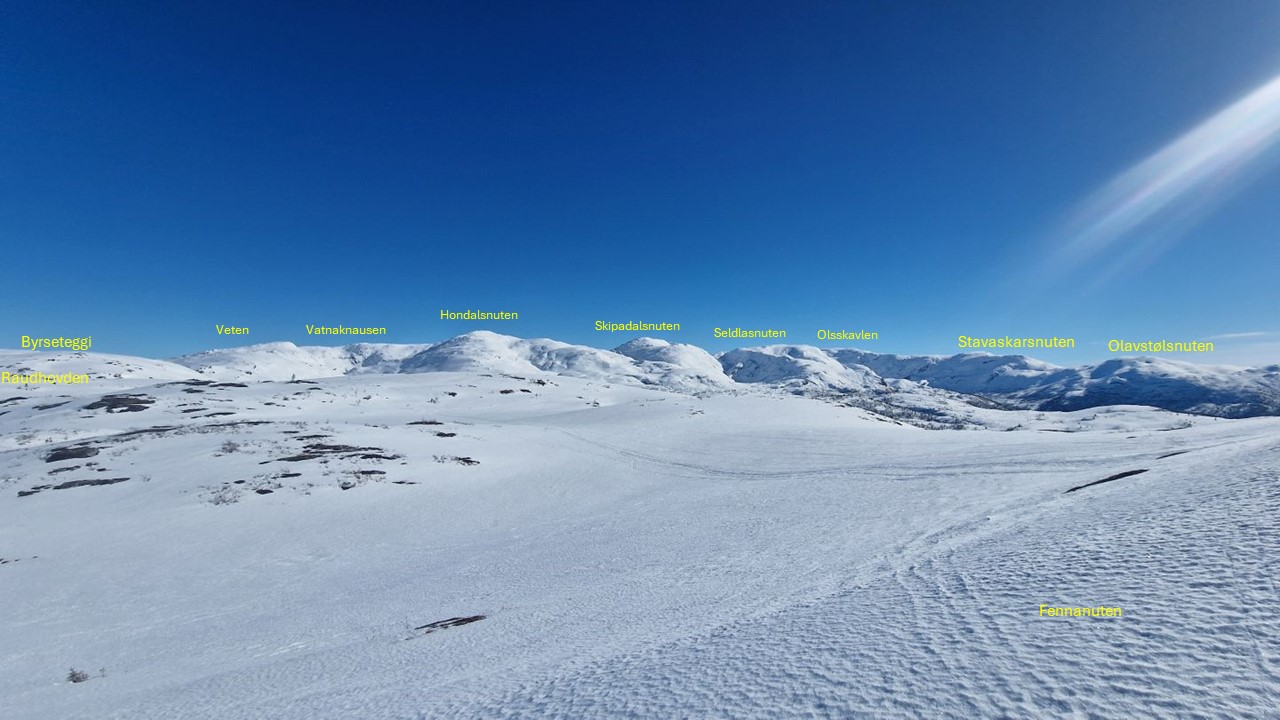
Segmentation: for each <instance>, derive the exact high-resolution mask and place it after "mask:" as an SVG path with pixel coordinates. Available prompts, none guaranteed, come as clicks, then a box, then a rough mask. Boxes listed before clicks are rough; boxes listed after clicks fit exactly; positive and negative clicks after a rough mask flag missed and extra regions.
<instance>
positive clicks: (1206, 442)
mask: <svg viewBox="0 0 1280 720" xmlns="http://www.w3.org/2000/svg"><path fill="white" fill-rule="evenodd" d="M464 338H466V336H464ZM495 338H499V339H495ZM500 338H501V336H493V337H480V338H479V339H475V338H472V339H464V340H462V341H461V342H459V343H455V344H454V345H453V346H445V347H441V346H430V347H427V348H425V349H420V350H418V351H415V352H412V353H410V354H407V355H405V354H396V353H395V352H391V353H384V354H379V349H378V348H376V347H375V348H373V349H371V350H369V351H368V352H367V354H363V355H360V356H359V357H357V358H356V359H354V360H353V359H351V354H350V353H348V355H347V356H343V355H341V354H340V353H338V354H330V355H328V356H326V357H327V359H325V360H324V363H327V364H325V365H323V368H322V369H323V370H325V372H326V374H339V375H342V376H339V377H328V378H323V379H315V380H309V379H308V380H301V378H302V377H303V376H302V375H301V374H299V373H298V371H297V367H298V364H297V363H296V362H293V361H292V360H289V359H288V356H289V355H290V353H291V352H292V351H289V350H288V349H287V348H283V349H282V352H281V353H277V355H278V357H279V358H284V359H283V360H281V361H280V362H278V363H276V364H275V365H272V363H269V362H266V361H262V360H261V359H260V358H258V359H253V360H252V361H250V362H249V363H248V364H242V365H240V366H238V369H235V368H232V369H228V365H234V363H233V362H230V361H228V359H227V358H223V362H226V363H227V364H226V365H218V364H216V363H212V362H211V361H210V362H209V363H205V368H204V370H205V373H204V374H198V373H196V372H195V371H192V370H188V369H186V368H185V367H183V365H179V364H172V363H157V364H156V365H154V366H151V365H147V364H146V363H144V362H141V361H132V360H131V359H120V358H106V359H104V358H103V356H96V355H91V354H90V355H84V354H75V355H68V356H65V357H64V358H63V359H62V360H60V361H57V362H50V363H49V364H50V365H51V366H60V365H61V364H65V363H71V362H77V363H80V365H81V366H82V367H87V366H94V363H106V362H108V361H111V362H114V363H121V364H117V365H111V366H110V368H109V369H110V371H111V372H106V370H104V369H103V368H101V367H97V366H94V367H97V369H96V370H94V372H95V373H96V374H97V375H100V376H102V380H101V382H102V383H108V382H110V383H114V384H110V385H107V384H90V385H88V386H69V387H66V388H47V387H43V388H35V389H30V390H21V391H17V390H15V391H12V394H11V395H10V394H6V395H5V396H4V397H0V413H3V414H0V431H2V432H0V608H3V614H0V717H4V718H20V719H24V718H166V719H167V718H178V717H200V718H261V717H272V718H350V717H361V718H374V717H378V718H381V717H391V718H417V717H601V716H607V717H616V716H635V717H782V716H808V717H849V716H855V717H862V716H871V717H956V718H971V717H1042V716H1051V717H1063V716H1066V717H1072V716H1078V717H1115V718H1132V717H1171V716H1205V717H1276V716H1280V702H1278V701H1277V698H1280V622H1278V621H1277V619H1276V618H1277V612H1278V611H1280V595H1278V594H1277V591H1276V586H1275V584H1274V583H1275V580H1274V578H1275V577H1276V576H1277V575H1280V573H1278V572H1277V569H1278V568H1277V564H1276V562H1277V561H1276V556H1277V549H1278V547H1280V535H1278V533H1280V418H1275V417H1260V418H1253V419H1244V420H1226V419H1220V418H1214V417H1203V416H1193V415H1184V414H1177V413H1172V412H1167V411H1163V410H1156V409H1152V408H1144V407H1133V406H1115V407H1099V408H1093V409H1090V410H1082V411H1075V412H1038V411H1032V410H999V409H993V408H991V407H986V406H979V405H981V403H977V404H976V405H975V404H964V403H962V402H960V401H959V400H958V399H957V398H958V396H954V395H952V394H947V393H941V392H933V390H932V389H931V388H928V387H927V386H923V385H920V384H918V383H915V382H914V381H911V380H900V379H889V378H886V379H884V380H883V381H882V382H880V383H879V384H877V383H876V382H875V381H874V378H871V379H869V380H868V378H867V376H865V375H864V374H861V373H859V372H856V371H855V372H853V373H850V372H846V371H841V370H839V369H838V368H836V367H834V366H831V365H829V364H828V363H827V361H826V360H823V359H822V358H819V357H816V356H814V355H812V354H809V353H807V351H805V352H797V353H790V354H789V353H787V352H785V351H775V352H766V353H763V354H764V355H769V356H771V357H773V358H775V359H774V360H769V359H767V358H764V359H761V358H755V361H756V363H757V364H756V365H755V366H754V367H755V368H756V369H757V370H759V371H761V372H762V370H760V369H761V368H764V367H766V365H767V364H769V363H780V364H783V365H787V366H788V367H792V366H793V365H794V363H790V362H789V361H787V360H786V358H787V357H790V358H791V359H792V360H796V361H798V362H799V363H801V364H805V365H807V366H810V367H812V368H816V369H817V370H818V371H820V372H821V373H825V375H822V377H828V378H831V379H834V380H838V381H840V382H849V381H851V380H857V381H858V382H859V385H858V387H855V388H851V389H852V390H855V391H856V392H854V393H852V394H850V395H849V396H847V397H845V396H840V395H834V396H833V395H829V394H824V393H822V392H809V393H801V394H795V391H796V390H797V387H796V384H795V383H793V382H792V381H793V380H795V379H796V378H794V377H791V378H785V379H783V380H782V381H781V382H780V383H777V384H770V383H767V382H766V383H757V382H740V381H738V380H736V379H730V380H727V381H726V380H722V379H720V378H718V377H717V378H713V379H710V378H711V372H712V370H714V366H711V365H708V362H707V359H706V358H704V357H703V356H702V355H699V354H698V351H696V348H690V346H670V347H667V346H664V345H663V344H660V343H653V342H643V343H637V344H633V345H631V346H630V347H627V346H624V347H623V348H619V352H617V353H608V354H605V355H594V354H590V353H583V352H581V351H579V350H577V349H576V347H575V346H564V345H563V344H557V343H554V342H552V341H521V342H523V343H526V344H524V345H520V344H515V343H512V342H509V341H508V340H503V339H500ZM442 345H444V344H442ZM459 346H461V348H460V347H459ZM477 348H479V350H477ZM433 349H434V350H435V352H434V353H433V354H427V355H423V353H429V352H430V351H431V350H433ZM598 352H601V353H603V352H604V351H598ZM233 354H234V353H233ZM13 355H16V354H13V353H10V354H7V356H6V357H7V358H8V359H6V360H5V361H6V362H17V360H14V359H13V358H12V357H9V356H13ZM239 355H240V357H237V358H232V359H234V360H235V361H236V362H242V361H244V357H243V355H244V353H239ZM319 355H321V356H323V354H319ZM615 356H616V357H622V358H624V359H626V360H627V362H624V361H620V360H617V359H616V358H615ZM48 357H56V356H53V355H49V356H48ZM308 357H310V358H314V357H317V354H316V353H309V352H308ZM343 357H346V358H347V359H345V360H343ZM530 357H537V358H540V360H539V361H538V362H540V363H542V364H541V365H537V364H535V365H533V366H530V365H529V364H528V363H527V360H528V358H530ZM708 357H709V356H708ZM370 358H374V359H373V360H372V361H371V362H370V364H369V365H366V361H368V360H369V359H370ZM415 358H416V359H415ZM459 358H463V359H466V358H471V359H472V360H475V359H476V358H480V359H482V360H483V359H486V358H488V360H487V361H486V362H488V363H489V364H488V365H486V364H485V363H483V362H480V361H479V360H476V361H475V362H471V363H469V364H468V363H464V362H462V360H460V359H459ZM0 359H4V358H0ZM45 359H46V358H41V361H44V360H45ZM206 360H210V358H208V357H206ZM432 360H434V362H435V364H432V363H431V362H429V361H432ZM306 362H312V360H306ZM410 362H413V363H414V367H413V368H412V369H414V370H415V371H414V372H407V371H401V370H409V369H410V368H406V367H404V366H405V364H406V363H410ZM712 362H715V361H714V359H713V360H712ZM385 363H392V364H394V365H395V366H396V367H397V370H396V371H395V372H387V371H386V366H385ZM522 363H523V364H522ZM28 364H30V363H28ZM196 365H198V364H194V363H193V364H192V366H193V367H195V366H196ZM373 365H377V366H379V368H380V369H376V370H372V371H371V370H367V369H366V370H356V372H350V370H352V369H355V368H358V367H364V368H368V367H370V366H373ZM255 367H256V368H260V369H261V370H262V374H263V375H267V374H270V375H271V376H272V378H273V381H270V382H263V381H261V379H260V378H259V379H254V378H248V377H246V376H245V374H244V372H243V371H244V370H246V369H249V370H253V369H255ZM743 367H747V366H746V365H745V364H744V366H743ZM842 367H844V366H842ZM344 368H345V369H344ZM90 369H93V368H92V367H91V368H90ZM332 370H338V371H339V372H338V373H334V372H330V371H332ZM61 371H65V370H61ZM349 372H350V374H345V373H349ZM877 372H878V371H877ZM285 373H288V374H285ZM566 373H567V374H566ZM112 374H118V375H120V376H121V377H112V376H111V375H112ZM295 376H296V377H298V378H300V380H299V381H296V382H287V380H288V378H289V377H295ZM813 376H817V374H814V375H813ZM806 377H809V376H806ZM880 377H882V378H883V377H884V376H883V375H881V376H880ZM664 378H665V380H664ZM863 380H868V381H867V382H862V381H863ZM726 382H728V383H730V384H728V385H726V384H725V383H726ZM104 388H106V392H104ZM827 389H830V388H827ZM675 390H683V391H684V392H676V391H675ZM7 392H8V391H7ZM853 400H857V402H853ZM884 402H895V403H901V404H902V405H903V406H910V407H912V408H915V409H917V410H920V411H921V412H923V411H924V410H928V409H930V408H935V409H939V412H943V411H945V412H947V413H952V414H953V415H955V414H957V413H967V414H966V415H965V418H964V420H965V422H963V423H957V424H952V425H948V427H968V428H971V429H968V430H927V429H923V427H921V425H923V426H929V425H930V424H929V423H921V422H917V423H914V424H913V423H909V422H900V421H899V420H897V419H896V418H895V417H894V414H895V413H889V414H888V415H886V414H885V413H880V412H878V411H877V409H876V407H877V404H878V403H884ZM1135 470H1143V471H1145V472H1142V473H1140V474H1132V475H1128V476H1126V477H1121V478H1118V479H1115V480H1112V481H1109V482H1105V483H1101V484H1096V485H1090V486H1089V487H1083V488H1081V486H1084V485H1089V484H1090V483H1093V482H1095V481H1098V480H1103V479H1105V478H1109V477H1112V476H1115V475H1118V474H1121V473H1125V472H1128V471H1135ZM1073 488H1080V489H1078V490H1074V491H1072V492H1068V491H1069V490H1072V489H1073ZM1041 604H1047V605H1050V606H1054V607H1062V606H1087V607H1094V606H1098V605H1106V606H1109V607H1121V608H1123V616H1122V617H1118V618H1090V617H1072V618H1050V617H1042V616H1040V614H1039V606H1040V605H1041ZM480 616H483V618H482V619H477V618H479V617H480ZM454 619H459V620H454ZM451 620H452V621H453V622H448V621H451ZM461 620H469V622H461ZM71 668H76V669H79V670H84V671H86V672H87V673H88V674H89V675H90V677H89V678H88V679H87V680H85V681H83V682H79V683H71V682H69V681H68V679H67V675H68V671H69V670H70V669H71Z"/></svg>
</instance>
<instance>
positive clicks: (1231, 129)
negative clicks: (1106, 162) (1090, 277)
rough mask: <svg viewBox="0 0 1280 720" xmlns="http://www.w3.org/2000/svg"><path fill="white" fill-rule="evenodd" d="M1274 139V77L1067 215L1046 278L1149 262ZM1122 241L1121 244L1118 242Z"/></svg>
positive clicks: (1278, 104)
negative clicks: (1050, 274)
mask: <svg viewBox="0 0 1280 720" xmlns="http://www.w3.org/2000/svg"><path fill="white" fill-rule="evenodd" d="M1278 140H1280V76H1277V77H1275V78H1273V79H1272V80H1270V81H1268V82H1267V83H1266V84H1264V85H1262V86H1261V87H1259V88H1257V89H1256V90H1254V91H1252V92H1250V93H1249V94H1248V95H1246V96H1245V97H1243V98H1241V99H1240V100H1237V101H1236V102H1234V103H1232V104H1231V105H1229V106H1227V107H1226V108H1225V109H1223V110H1221V111H1219V112H1218V113H1217V114H1215V115H1213V116H1212V117H1210V118H1209V119H1207V120H1205V121H1204V122H1202V123H1200V124H1199V125H1197V126H1196V127H1195V128H1193V129H1192V130H1191V131H1189V132H1187V133H1186V134H1185V135H1183V136H1181V137H1179V138H1178V139H1177V140H1175V141H1173V142H1172V143H1170V144H1169V145H1167V146H1165V147H1164V148H1162V149H1160V150H1159V151H1158V152H1156V153H1155V154H1153V155H1151V156H1150V157H1148V158H1146V159H1145V160H1143V161H1142V162H1139V163H1138V164H1137V165H1134V166H1133V167H1131V168H1129V169H1128V170H1126V171H1125V172H1123V173H1121V174H1120V175H1118V176H1116V177H1115V178H1114V179H1112V180H1111V181H1110V182H1108V183H1107V184H1106V185H1104V186H1103V187H1102V188H1101V189H1100V190H1098V191H1097V192H1096V193H1094V194H1093V195H1092V196H1090V197H1089V198H1087V199H1086V200H1085V201H1084V202H1083V203H1081V204H1080V206H1079V207H1078V208H1077V209H1076V210H1075V211H1074V212H1073V213H1072V214H1071V215H1070V216H1069V219H1068V222H1067V223H1066V225H1065V229H1064V230H1063V231H1062V233H1061V234H1060V235H1058V236H1057V239H1056V242H1055V244H1056V245H1057V249H1056V252H1055V253H1054V256H1053V258H1052V262H1053V266H1054V270H1053V274H1058V273H1061V272H1063V271H1070V270H1073V269H1078V268H1080V267H1081V266H1082V265H1084V264H1086V263H1089V264H1091V265H1096V266H1098V267H1097V269H1098V270H1099V272H1098V274H1097V275H1096V277H1102V276H1105V275H1110V274H1113V273H1114V272H1116V271H1117V270H1119V269H1121V268H1122V267H1127V266H1129V265H1130V264H1132V263H1133V262H1135V261H1140V260H1150V259H1152V258H1154V257H1156V256H1158V255H1159V254H1160V252H1161V251H1163V250H1164V249H1165V248H1166V247H1167V245H1168V243H1169V241H1170V240H1171V239H1172V238H1174V237H1176V236H1177V235H1178V234H1179V233H1180V232H1181V231H1184V230H1186V229H1187V228H1188V227H1189V226H1190V224H1191V223H1192V222H1193V221H1194V220H1195V219H1196V218H1197V217H1199V216H1200V214H1201V213H1203V212H1204V211H1205V210H1207V209H1208V208H1209V207H1210V206H1211V205H1213V204H1214V203H1215V202H1217V201H1220V200H1222V199H1223V198H1224V197H1225V195H1226V194H1227V191H1228V190H1229V189H1230V188H1232V187H1236V186H1238V185H1239V184H1240V183H1239V180H1240V179H1241V176H1242V175H1243V172H1242V171H1244V170H1245V169H1246V168H1248V167H1250V166H1251V165H1252V164H1254V163H1253V161H1255V160H1257V159H1259V158H1261V157H1262V156H1263V154H1264V153H1265V152H1266V151H1267V150H1268V149H1270V148H1271V147H1272V146H1273V145H1275V144H1276V142H1277V141H1278ZM1122 241H1123V242H1122Z"/></svg>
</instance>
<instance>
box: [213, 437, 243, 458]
mask: <svg viewBox="0 0 1280 720" xmlns="http://www.w3.org/2000/svg"><path fill="white" fill-rule="evenodd" d="M239 449H240V443H238V442H233V441H231V440H228V441H226V442H224V443H222V447H220V448H218V452H220V453H222V454H223V455H230V454H231V453H233V452H235V451H237V450H239Z"/></svg>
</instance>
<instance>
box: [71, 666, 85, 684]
mask: <svg viewBox="0 0 1280 720" xmlns="http://www.w3.org/2000/svg"><path fill="white" fill-rule="evenodd" d="M88 679H89V673H87V672H85V671H83V670H77V669H75V668H71V672H69V673H67V680H68V681H69V682H73V683H82V682H84V681H85V680H88Z"/></svg>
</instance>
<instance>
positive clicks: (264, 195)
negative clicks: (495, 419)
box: [0, 0, 1280, 365]
mask: <svg viewBox="0 0 1280 720" xmlns="http://www.w3.org/2000/svg"><path fill="white" fill-rule="evenodd" d="M1277 28H1280V5H1276V4H1275V3H1271V2H1255V1H1252V0H1242V1H1240V2H1235V3H1228V4H1212V3H1207V2H1205V3H1197V2H1185V1H1175V2H1155V1H1154V0H1141V1H1139V2H1131V3H1124V4H1116V3H1103V2H1095V1H1089V2H1072V3H1057V4H1048V3H1013V2H1010V3H982V4H976V3H974V4H944V3H918V4H906V3H888V2H878V1H871V0H868V1H867V2H835V1H829V2H797V3H777V2H734V3H728V2H706V3H684V2H649V3H628V4H621V3H578V2H560V3H557V2H552V3H537V4H533V3H484V2H465V3H464V2H439V3H429V4H418V5H416V6H414V5H410V4H404V3H359V4H357V3H350V4H336V3H332V4H325V5H323V6H317V5H316V4H303V3H289V2H284V3H277V4H258V3H219V4H217V5H216V7H215V6H214V5H207V6H199V5H188V4H174V3H159V2H147V3H134V4H129V6H128V7H125V6H123V5H119V4H112V3H87V4H70V3H64V4H53V3H49V4H37V3H26V2H23V3H13V4H9V5H7V6H6V7H5V8H3V9H0V128H3V132H0V237H3V238H4V247H5V250H6V253H5V255H6V262H4V263H2V264H0V282H2V283H3V285H4V287H5V288H6V297H7V299H8V302H7V303H5V305H6V309H7V312H5V313H3V314H0V347H3V348H16V347H17V345H18V338H19V336H21V335H24V334H25V335H36V336H57V335H93V336H94V338H95V348H94V349H95V350H99V351H102V352H115V353H123V354H136V355H145V356H150V357H168V356H173V355H178V354H183V353H188V352H193V351H197V350H203V349H210V348H217V347H229V346H234V345H241V344H245V343H247V342H269V341H277V340H288V341H293V342H297V343H299V344H338V343H342V342H344V341H349V340H351V339H352V338H345V339H344V338H334V337H308V336H307V335H306V333H305V331H304V329H303V326H304V325H305V324H307V323H312V324H330V325H332V324H339V323H343V324H347V325H361V326H364V325H375V326H385V327H388V328H389V330H390V333H389V334H388V335H387V336H386V337H385V338H378V340H380V341H387V342H432V341H438V340H441V339H444V338H447V337H451V336H453V335H457V334H460V333H462V332H466V331H469V330H473V329H478V328H484V329H490V330H494V331H496V332H503V333H508V334H512V335H518V336H522V337H551V338H555V339H557V340H563V341H566V342H575V343H582V344H587V345H592V346H596V347H605V348H611V347H615V346H617V345H619V344H621V343H622V342H624V341H626V340H628V339H630V338H631V337H634V336H635V335H639V334H653V335H655V336H658V337H663V338H665V339H668V340H672V341H678V342H688V343H693V344H696V345H700V346H702V347H705V348H707V349H709V350H712V351H718V350H724V349H727V348H730V347H735V346H742V345H756V344H762V342H761V341H733V340H716V339H714V338H713V337H712V336H711V328H713V327H717V326H718V327H735V326H738V327H744V328H782V329H786V330H788V331H789V337H788V338H787V340H786V342H788V343H806V344H815V345H820V346H828V347H835V346H857V347H861V348H862V349H866V350H873V351H880V352H890V353H899V354H953V353H956V352H959V351H960V350H959V348H957V346H956V337H957V336H958V335H961V334H965V335H979V336H1004V335H1006V334H1007V335H1013V336H1022V335H1033V336H1044V335H1049V336H1067V337H1074V338H1076V340H1077V343H1078V346H1077V348H1076V349H1075V350H1053V351H1036V352H1032V353H1029V354H1032V355H1035V356H1036V357H1040V358H1042V359H1044V360H1047V361H1050V362H1055V363H1061V364H1070V363H1076V362H1085V361H1096V360H1102V359H1105V358H1107V357H1109V356H1110V354H1109V353H1108V352H1107V351H1106V348H1105V343H1106V341H1107V340H1108V339H1110V338H1124V339H1134V340H1142V339H1149V338H1150V339H1171V340H1184V339H1206V338H1217V339H1216V340H1215V342H1216V343H1217V344H1218V352H1216V353H1213V354H1206V355H1200V356H1196V357H1194V358H1187V357H1184V356H1173V357H1177V358H1178V359H1194V360H1196V361H1199V362H1208V363H1240V364H1259V365H1260V364H1269V363H1276V362H1280V320H1278V319H1277V313H1276V308H1277V307H1280V283H1277V282H1276V281H1275V271H1276V268H1277V267H1280V243H1278V242H1277V241H1276V228H1277V227H1280V203H1277V202H1276V201H1275V199H1276V198H1277V197H1280V172H1277V171H1276V168H1275V164H1276V163H1275V157H1274V156H1275V155H1276V153H1275V152H1274V151H1269V152H1266V153H1262V154H1260V155H1259V157H1258V158H1257V162H1256V163H1254V164H1253V166H1251V168H1250V169H1249V172H1248V173H1247V175H1245V176H1242V177H1241V178H1240V179H1238V182H1237V183H1236V185H1237V187H1235V191H1234V192H1232V193H1230V194H1229V195H1226V196H1224V198H1223V200H1222V202H1220V203H1218V204H1217V205H1215V206H1214V207H1213V209H1212V212H1207V213H1203V214H1201V215H1200V216H1197V217H1196V218H1195V222H1188V223H1184V224H1182V225H1180V226H1178V227H1176V228H1170V227H1165V226H1158V225H1157V226H1152V227H1144V226H1139V227H1138V228H1136V229H1135V230H1134V231H1133V234H1132V237H1131V238H1122V242H1131V243H1133V245H1134V246H1147V245H1150V246H1153V247H1154V246H1160V247H1163V248H1164V250H1163V251H1162V252H1159V253H1148V254H1146V255H1143V256H1141V257H1139V258H1137V261H1136V262H1130V263H1129V264H1128V265H1125V266H1124V267H1123V268H1122V269H1119V270H1117V269H1116V268H1114V267H1111V266H1110V264H1109V263H1110V259H1109V258H1108V257H1105V256H1104V257H1098V258H1094V259H1093V260H1092V261H1091V263H1087V264H1084V265H1082V266H1081V267H1079V268H1075V269H1072V270H1071V272H1070V273H1064V275H1063V276H1061V277H1058V278H1054V279H1053V280H1052V281H1043V280H1041V279H1038V277H1037V275H1036V271H1037V268H1039V267H1041V266H1042V265H1043V263H1044V262H1045V260H1046V258H1051V257H1052V256H1053V253H1054V251H1055V250H1057V248H1056V247H1055V246H1054V245H1053V242H1054V233H1055V232H1058V231H1059V230H1060V229H1061V227H1062V225H1063V223H1064V220H1065V219H1066V218H1068V217H1069V216H1070V214H1071V212H1072V211H1073V209H1074V208H1077V207H1078V206H1079V205H1080V203H1081V202H1082V201H1084V200H1085V199H1086V198H1087V197H1089V196H1090V195H1091V194H1092V193H1094V192H1096V191H1097V190H1099V188H1102V187H1104V186H1106V184H1107V183H1108V182H1110V181H1111V180H1112V179H1113V178H1115V177H1117V176H1118V175H1120V174H1121V173H1123V172H1124V171H1125V170H1126V169H1128V168H1130V167H1132V166H1134V165H1135V164H1137V163H1139V162H1141V161H1142V160H1143V159H1144V158H1147V157H1149V156H1151V155H1152V154H1153V153H1156V152H1157V151H1159V150H1160V149H1161V148H1163V147H1165V146H1167V145H1168V144H1169V143H1171V142H1173V141H1175V140H1176V139H1178V138H1179V137H1180V136H1182V135H1183V134H1184V133H1185V132H1187V131H1188V130H1190V129H1191V128H1192V127H1194V126H1195V125H1196V124H1198V123H1200V122H1201V121H1203V120H1204V119H1205V118H1207V117H1209V116H1211V115H1213V114H1214V113H1216V112H1218V111H1219V110H1221V109H1222V108H1224V107H1226V106H1228V105H1230V104H1231V103H1233V102H1235V101H1237V100H1238V99H1239V98H1241V97H1242V96H1244V95H1245V94H1247V93H1249V92H1250V91H1252V90H1254V89H1255V88H1257V87H1258V86H1260V85H1262V84H1263V83H1266V82H1268V81H1269V80H1271V79H1272V78H1274V77H1276V75H1277V74H1278V73H1280V46H1278V45H1277V44H1276V43H1275V42H1274V36H1275V30H1276V29H1277ZM1191 200H1194V198H1188V199H1187V201H1188V203H1190V201H1191ZM1157 233H1168V234H1169V235H1170V237H1169V238H1167V239H1166V238H1163V237H1158V236H1156V235H1155V234H1157ZM1156 241H1159V242H1156ZM441 309H450V310H464V309H478V310H513V311H518V312H519V313H520V315H521V320H519V321H517V322H511V323H466V322H444V321H440V320H439V319H438V314H439V311H440V310H441ZM596 320H606V321H612V322H622V321H627V320H637V321H646V322H679V323H681V324H682V326H683V327H684V330H683V331H682V332H679V333H635V334H628V333H614V334H608V333H598V332H595V331H594V330H593V329H592V328H593V323H594V322H595V321H596ZM216 323H222V324H228V325H247V326H249V327H250V328H251V329H252V334H251V335H250V336H248V337H227V336H219V335H216V334H215V332H214V325H215V324H216ZM818 328H831V329H847V330H874V331H876V332H878V333H879V334H880V339H879V340H877V341H872V342H820V341H818V340H817V339H816V337H815V336H814V333H815V332H816V330H817V329H818ZM1224 336H1229V337H1224Z"/></svg>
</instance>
